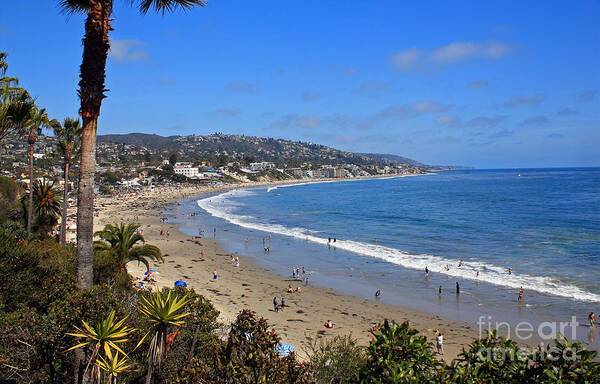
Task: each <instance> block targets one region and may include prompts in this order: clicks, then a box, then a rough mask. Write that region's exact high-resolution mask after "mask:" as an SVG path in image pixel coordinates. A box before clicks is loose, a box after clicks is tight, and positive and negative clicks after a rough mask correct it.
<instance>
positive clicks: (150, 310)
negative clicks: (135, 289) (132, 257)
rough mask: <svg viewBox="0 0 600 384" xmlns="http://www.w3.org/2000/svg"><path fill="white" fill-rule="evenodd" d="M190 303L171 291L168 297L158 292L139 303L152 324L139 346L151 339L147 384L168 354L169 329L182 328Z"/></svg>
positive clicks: (185, 297)
mask: <svg viewBox="0 0 600 384" xmlns="http://www.w3.org/2000/svg"><path fill="white" fill-rule="evenodd" d="M188 301H189V299H188V297H187V296H183V297H178V296H177V295H172V292H171V291H170V290H169V291H168V292H167V295H166V297H165V296H164V294H163V293H161V292H156V293H154V294H153V295H151V296H150V298H146V297H142V300H141V301H140V302H139V303H138V307H137V308H138V310H139V311H140V312H141V313H142V314H143V315H144V316H145V317H146V318H147V319H148V321H149V322H150V327H149V329H148V331H147V332H146V334H145V335H144V337H142V339H141V340H140V342H139V343H138V345H137V347H139V346H140V345H142V343H144V341H145V340H146V339H147V338H150V346H149V347H148V374H147V376H146V383H150V380H151V377H152V371H153V369H154V366H155V365H156V366H160V364H161V362H162V359H163V358H164V356H165V355H166V353H167V348H168V343H167V335H168V331H169V328H170V327H172V326H175V327H180V326H182V325H183V324H184V323H185V321H184V320H183V319H184V318H185V317H187V316H189V315H190V313H189V312H183V311H182V308H183V307H184V306H185V305H186V304H187V303H188ZM171 342H172V340H171ZM137 347H136V348H137Z"/></svg>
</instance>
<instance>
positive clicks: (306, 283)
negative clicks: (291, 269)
mask: <svg viewBox="0 0 600 384" xmlns="http://www.w3.org/2000/svg"><path fill="white" fill-rule="evenodd" d="M305 285H308V276H306V281H305Z"/></svg>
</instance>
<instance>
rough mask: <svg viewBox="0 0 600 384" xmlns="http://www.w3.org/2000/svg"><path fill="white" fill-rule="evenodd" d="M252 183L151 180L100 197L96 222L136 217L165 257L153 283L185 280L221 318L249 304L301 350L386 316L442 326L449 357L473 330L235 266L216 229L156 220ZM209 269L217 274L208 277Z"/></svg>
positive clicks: (363, 333)
mask: <svg viewBox="0 0 600 384" xmlns="http://www.w3.org/2000/svg"><path fill="white" fill-rule="evenodd" d="M288 183H289V181H288ZM264 184H266V183H264ZM264 184H263V185H264ZM270 184H272V183H270ZM257 185H260V183H253V184H244V185H231V186H202V187H192V186H190V187H182V188H171V189H168V188H162V189H158V188H157V189H155V191H153V192H149V191H148V192H142V193H138V194H132V195H120V196H117V197H99V198H98V199H97V206H98V209H99V212H98V215H97V217H96V218H95V222H94V225H95V229H96V230H98V229H101V228H102V227H103V226H104V225H105V224H108V223H118V222H121V221H124V222H128V221H129V222H131V221H138V222H139V223H140V225H141V229H143V235H144V237H145V239H146V242H147V243H149V244H154V245H156V246H158V247H159V248H160V249H161V250H162V252H163V255H164V258H165V262H164V263H161V264H154V265H153V269H155V270H157V271H158V272H159V274H158V275H155V278H156V284H155V287H161V286H168V287H172V286H173V283H174V282H175V281H177V280H184V281H185V282H187V284H188V287H192V288H194V289H195V290H196V292H198V293H200V294H202V295H204V296H206V297H207V298H208V299H210V300H211V302H212V303H213V305H214V306H215V307H216V309H218V310H219V311H220V321H221V322H223V323H224V324H225V325H227V324H229V323H231V321H233V320H234V319H235V317H236V315H237V313H238V312H239V311H240V310H242V309H251V310H253V311H255V312H256V313H257V314H258V315H260V316H263V317H265V318H266V319H267V320H268V322H269V324H271V325H272V326H273V327H274V329H275V330H276V331H277V333H278V334H279V335H280V336H281V338H282V341H283V342H287V343H290V344H292V345H293V346H294V347H295V348H296V351H297V353H298V355H299V356H300V357H302V356H303V355H304V349H305V346H306V343H307V338H310V337H312V338H314V337H317V336H323V337H328V336H332V335H338V334H340V335H343V334H349V333H351V334H352V336H353V337H355V338H357V339H358V340H359V342H360V343H361V344H363V345H366V344H367V343H368V342H369V340H370V337H369V333H368V330H369V328H370V326H371V324H372V323H373V322H375V323H378V322H381V321H383V320H384V319H391V320H395V321H397V322H402V321H405V320H409V321H410V323H411V326H413V327H415V328H417V329H419V330H420V331H422V332H423V334H425V335H427V336H428V337H429V339H430V340H432V341H433V340H434V336H435V332H436V330H441V331H442V332H443V333H444V337H445V343H444V350H445V353H444V355H443V358H444V359H445V360H447V361H449V360H451V359H453V358H455V357H456V356H457V354H458V353H460V351H461V350H462V347H463V346H465V345H467V344H469V343H470V342H471V341H473V340H474V339H475V338H476V337H477V336H478V335H477V333H476V330H474V329H472V327H471V326H469V325H468V324H466V323H462V322H457V321H453V320H449V319H445V318H441V317H439V316H437V315H435V314H432V313H425V312H420V311H417V310H414V309H409V308H403V307H398V306H392V305H387V304H384V303H380V302H377V301H375V300H367V299H363V298H359V297H353V296H348V295H343V294H340V293H338V292H335V291H334V290H333V289H327V288H321V287H314V286H304V285H303V284H301V283H300V281H293V280H292V279H291V278H287V277H283V276H279V275H275V274H273V273H270V272H269V271H268V270H266V269H264V268H261V267H259V266H257V265H256V264H255V263H254V262H253V260H252V259H251V258H247V257H244V256H240V266H239V267H237V266H235V265H234V264H233V263H232V262H231V256H230V254H226V253H225V252H223V250H222V249H221V248H220V246H219V243H218V241H219V234H218V233H217V235H216V238H213V233H212V232H211V233H205V234H204V236H206V237H203V238H200V237H195V236H187V235H184V234H182V233H181V232H179V230H178V226H177V225H176V224H170V223H168V221H167V222H166V223H163V222H161V219H160V218H161V217H162V216H163V215H162V212H163V210H164V208H165V207H166V206H167V205H169V204H178V203H177V201H178V200H181V199H183V198H188V197H192V196H196V195H201V194H212V193H219V192H223V191H226V190H229V189H232V188H240V187H244V186H257ZM162 231H168V232H169V236H166V235H161V232H162ZM202 253H204V257H203V256H202ZM128 269H129V271H130V273H131V274H132V275H133V276H134V277H140V276H141V275H142V274H143V272H144V271H145V269H144V267H143V265H138V264H137V263H130V264H129V265H128ZM215 269H216V270H217V273H218V279H217V280H214V279H213V271H214V270H215ZM290 284H291V285H292V287H294V288H296V287H297V286H299V285H302V292H301V293H288V292H287V288H288V285H290ZM273 297H277V298H278V299H281V297H284V298H285V301H286V307H285V308H284V309H283V310H282V311H279V312H275V311H274V310H273V304H272V301H273ZM326 320H331V321H332V322H333V323H334V324H335V326H334V328H333V329H327V328H325V327H324V326H323V323H324V322H325V321H326Z"/></svg>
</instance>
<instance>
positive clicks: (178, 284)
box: [175, 280, 187, 287]
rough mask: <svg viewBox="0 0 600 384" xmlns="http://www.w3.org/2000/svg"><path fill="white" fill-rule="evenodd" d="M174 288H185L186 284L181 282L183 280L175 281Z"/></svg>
mask: <svg viewBox="0 0 600 384" xmlns="http://www.w3.org/2000/svg"><path fill="white" fill-rule="evenodd" d="M175 286H176V287H187V284H186V283H185V281H183V280H177V281H176V282H175Z"/></svg>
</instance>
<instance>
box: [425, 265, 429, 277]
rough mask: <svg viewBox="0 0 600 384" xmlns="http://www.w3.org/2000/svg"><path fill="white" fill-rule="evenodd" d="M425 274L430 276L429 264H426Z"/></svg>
mask: <svg viewBox="0 0 600 384" xmlns="http://www.w3.org/2000/svg"><path fill="white" fill-rule="evenodd" d="M425 276H429V268H427V266H425Z"/></svg>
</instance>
